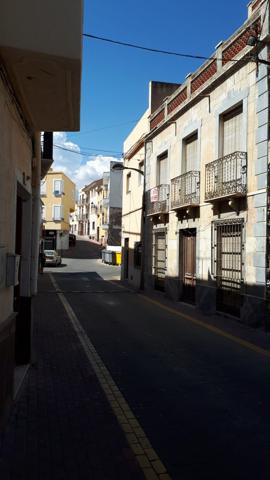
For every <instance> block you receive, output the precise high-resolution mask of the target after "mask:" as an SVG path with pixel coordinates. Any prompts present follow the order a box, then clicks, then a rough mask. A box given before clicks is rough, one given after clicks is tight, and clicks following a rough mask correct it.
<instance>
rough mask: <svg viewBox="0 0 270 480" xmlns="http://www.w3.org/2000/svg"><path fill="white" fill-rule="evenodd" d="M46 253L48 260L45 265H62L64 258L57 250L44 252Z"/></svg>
mask: <svg viewBox="0 0 270 480" xmlns="http://www.w3.org/2000/svg"><path fill="white" fill-rule="evenodd" d="M44 253H45V258H46V260H45V265H54V266H55V267H57V265H61V263H62V258H61V255H59V254H58V253H57V251H56V250H44Z"/></svg>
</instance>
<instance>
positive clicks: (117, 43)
mask: <svg viewBox="0 0 270 480" xmlns="http://www.w3.org/2000/svg"><path fill="white" fill-rule="evenodd" d="M83 36H84V37H88V38H93V39H94V40H101V41H102V42H108V43H113V44H115V45H122V46H124V47H129V48H137V49H139V50H145V51H147V52H152V53H162V54H164V55H172V56H176V57H182V58H194V59H198V60H214V58H216V57H213V56H212V57H207V56H204V55H192V54H190V53H181V52H173V51H168V50H159V49H158V48H150V47H145V46H143V45H137V44H135V43H127V42H122V41H120V40H113V39H111V38H105V37H99V36H97V35H92V34H90V33H83ZM250 59H251V60H252V59H253V57H250ZM217 60H223V59H222V58H219V59H218V58H217ZM226 61H227V62H234V63H237V62H239V61H241V60H235V59H230V60H228V59H227V58H226Z"/></svg>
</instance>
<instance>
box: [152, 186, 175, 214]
mask: <svg viewBox="0 0 270 480" xmlns="http://www.w3.org/2000/svg"><path fill="white" fill-rule="evenodd" d="M169 196H170V185H167V184H163V185H158V186H157V187H154V188H151V190H148V191H147V192H146V213H147V215H157V214H159V213H168V212H169Z"/></svg>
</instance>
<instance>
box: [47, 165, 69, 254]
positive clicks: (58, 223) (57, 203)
mask: <svg viewBox="0 0 270 480" xmlns="http://www.w3.org/2000/svg"><path fill="white" fill-rule="evenodd" d="M75 189H76V186H75V183H74V182H72V180H70V178H69V177H68V176H67V175H65V173H63V172H60V171H54V170H49V172H48V173H47V175H46V177H45V178H44V179H43V180H42V182H41V197H42V202H43V206H42V210H43V211H42V218H43V238H44V239H45V242H44V243H45V248H51V249H56V250H65V249H67V248H68V247H69V230H70V213H72V212H74V210H75Z"/></svg>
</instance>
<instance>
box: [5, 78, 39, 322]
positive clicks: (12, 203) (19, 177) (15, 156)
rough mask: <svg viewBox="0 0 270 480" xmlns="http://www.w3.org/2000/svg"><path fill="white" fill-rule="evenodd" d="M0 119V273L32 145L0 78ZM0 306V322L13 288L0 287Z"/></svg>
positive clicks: (11, 248)
mask: <svg viewBox="0 0 270 480" xmlns="http://www.w3.org/2000/svg"><path fill="white" fill-rule="evenodd" d="M0 118H1V128H0V145H1V148H0V165H1V167H0V246H1V249H0V255H1V260H2V262H1V269H2V272H3V270H4V271H5V268H6V265H5V254H6V253H15V226H16V196H17V187H18V184H20V185H21V186H22V188H23V190H24V191H25V192H28V193H29V194H30V193H31V161H32V146H31V141H30V138H29V136H28V134H27V132H26V131H25V129H24V127H23V124H22V122H21V120H20V117H19V116H18V114H17V112H16V110H15V108H14V107H13V105H12V104H11V100H10V98H9V95H8V94H7V91H6V87H5V86H4V84H3V83H2V81H1V80H0ZM1 251H2V252H3V253H2V254H1ZM0 305H1V308H0V322H2V321H4V320H5V319H6V318H7V317H8V316H9V315H10V314H11V313H12V311H13V288H11V287H10V288H5V287H4V288H3V285H2V286H0Z"/></svg>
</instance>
